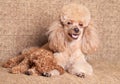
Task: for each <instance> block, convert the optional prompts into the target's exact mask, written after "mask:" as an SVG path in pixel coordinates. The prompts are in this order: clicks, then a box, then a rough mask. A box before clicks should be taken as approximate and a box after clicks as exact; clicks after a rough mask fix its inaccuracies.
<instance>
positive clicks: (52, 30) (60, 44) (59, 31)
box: [48, 22, 66, 52]
mask: <svg viewBox="0 0 120 84" xmlns="http://www.w3.org/2000/svg"><path fill="white" fill-rule="evenodd" d="M48 30H49V31H48V44H49V48H50V49H51V50H53V51H54V52H62V51H64V49H65V47H66V41H65V35H64V31H63V27H62V25H61V24H60V22H54V23H53V24H52V25H51V26H50V27H49V29H48Z"/></svg>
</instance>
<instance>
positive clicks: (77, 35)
mask: <svg viewBox="0 0 120 84" xmlns="http://www.w3.org/2000/svg"><path fill="white" fill-rule="evenodd" d="M68 35H69V36H70V37H71V38H73V39H77V38H78V37H79V34H70V33H68Z"/></svg>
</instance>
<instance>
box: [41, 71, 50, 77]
mask: <svg viewBox="0 0 120 84" xmlns="http://www.w3.org/2000/svg"><path fill="white" fill-rule="evenodd" d="M42 76H44V77H51V74H50V73H48V72H44V73H42Z"/></svg>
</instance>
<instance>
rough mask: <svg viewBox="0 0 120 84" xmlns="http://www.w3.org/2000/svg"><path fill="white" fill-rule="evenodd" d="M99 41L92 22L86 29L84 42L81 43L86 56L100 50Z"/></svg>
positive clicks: (83, 37)
mask: <svg viewBox="0 0 120 84" xmlns="http://www.w3.org/2000/svg"><path fill="white" fill-rule="evenodd" d="M98 44H99V39H98V36H97V32H96V29H95V27H94V26H93V24H92V22H90V24H89V25H88V26H87V27H85V29H84V32H83V36H82V41H81V49H82V51H83V53H85V54H91V53H93V52H94V51H96V49H97V48H98Z"/></svg>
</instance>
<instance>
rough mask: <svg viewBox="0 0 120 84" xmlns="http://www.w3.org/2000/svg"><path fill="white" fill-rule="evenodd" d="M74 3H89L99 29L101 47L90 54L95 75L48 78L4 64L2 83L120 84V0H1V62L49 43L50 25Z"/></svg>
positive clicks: (0, 70)
mask: <svg viewBox="0 0 120 84" xmlns="http://www.w3.org/2000/svg"><path fill="white" fill-rule="evenodd" d="M70 2H76V3H80V4H84V5H85V6H87V7H88V8H89V10H90V12H91V14H92V19H93V21H94V22H95V25H96V28H97V30H98V34H99V38H100V41H101V42H100V44H101V45H100V48H99V50H98V52H96V53H95V54H94V55H91V56H88V60H89V62H90V63H91V64H92V66H93V68H94V73H95V76H94V77H90V78H89V77H88V78H86V79H80V78H78V77H76V76H73V75H70V74H64V75H62V76H59V77H53V78H44V77H41V76H39V77H34V76H26V75H13V74H9V73H8V72H7V71H6V70H7V69H3V68H1V67H0V84H120V0H0V64H2V63H4V62H5V61H6V60H8V59H9V58H11V57H13V56H16V55H17V54H19V53H20V51H22V50H23V49H24V48H26V47H31V46H42V45H43V44H45V43H46V42H47V37H46V36H45V32H46V28H47V27H48V26H49V24H50V23H52V22H53V21H54V20H56V19H58V15H59V12H60V9H61V7H62V6H63V5H65V4H68V3H70ZM30 80H31V81H30Z"/></svg>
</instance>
